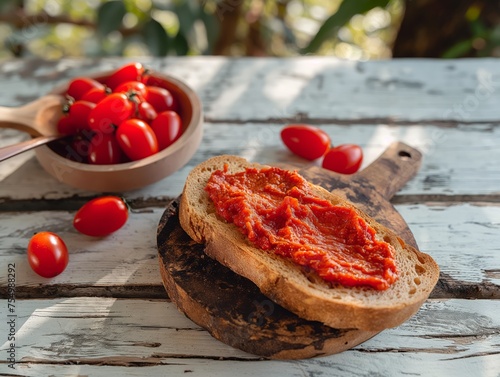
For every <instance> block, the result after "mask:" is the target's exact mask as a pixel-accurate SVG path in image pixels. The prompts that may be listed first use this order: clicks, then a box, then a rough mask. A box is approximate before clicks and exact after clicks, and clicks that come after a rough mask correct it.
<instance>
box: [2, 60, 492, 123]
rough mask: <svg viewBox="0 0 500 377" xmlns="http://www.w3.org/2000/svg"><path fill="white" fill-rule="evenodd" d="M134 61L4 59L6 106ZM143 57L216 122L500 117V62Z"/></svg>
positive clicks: (480, 119)
mask: <svg viewBox="0 0 500 377" xmlns="http://www.w3.org/2000/svg"><path fill="white" fill-rule="evenodd" d="M126 61H127V60H125V59H123V58H96V59H62V60H59V61H57V62H53V61H50V62H47V61H42V60H37V59H32V60H30V59H23V60H4V61H3V62H1V63H0V86H1V87H2V93H0V104H1V105H5V106H16V105H20V104H22V103H25V102H27V101H30V100H33V99H35V98H36V97H37V96H39V95H42V94H44V93H46V92H48V91H49V90H50V89H51V88H52V87H53V86H54V85H55V84H59V83H61V82H63V81H65V80H68V79H70V78H72V77H75V76H80V75H86V74H89V73H92V72H95V71H96V70H99V71H101V70H109V69H114V68H117V67H119V66H120V65H122V64H124V63H125V62H126ZM141 61H142V62H143V63H145V64H147V65H149V66H151V67H152V68H153V69H156V70H159V71H162V72H168V73H170V74H172V75H175V76H177V77H179V78H182V79H184V80H185V81H186V82H187V83H188V84H190V85H191V86H192V87H193V88H194V89H195V90H196V91H197V92H198V93H199V95H200V97H201V99H202V102H203V103H204V109H205V112H206V115H207V117H208V118H209V119H211V120H226V121H227V120H238V121H245V120H250V119H253V120H257V119H258V120H266V119H267V120H268V119H283V118H286V119H312V120H314V119H339V120H363V121H370V120H373V119H382V120H383V121H391V120H398V121H399V120H404V121H422V120H436V121H444V122H448V121H450V120H451V121H467V122H474V121H492V120H498V119H499V118H500V117H499V112H498V106H497V103H498V102H499V101H500V90H499V88H500V71H499V67H498V62H497V61H496V60H495V59H482V60H480V61H478V60H477V59H463V60H456V61H448V60H429V59H427V60H425V59H406V60H405V59H398V60H389V61H369V62H353V61H342V60H338V59H335V58H329V57H300V58H289V59H279V58H259V59H251V58H240V59H235V58H233V59H228V58H222V57H189V58H183V57H178V58H173V57H169V58H163V59H151V58H144V59H141Z"/></svg>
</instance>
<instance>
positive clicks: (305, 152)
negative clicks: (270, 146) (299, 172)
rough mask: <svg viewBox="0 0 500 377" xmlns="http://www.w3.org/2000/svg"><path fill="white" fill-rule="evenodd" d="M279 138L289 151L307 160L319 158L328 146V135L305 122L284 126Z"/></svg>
mask: <svg viewBox="0 0 500 377" xmlns="http://www.w3.org/2000/svg"><path fill="white" fill-rule="evenodd" d="M281 140H283V143H284V144H285V145H286V146H287V147H288V149H290V151H292V152H293V153H295V154H296V155H297V156H300V157H302V158H305V159H307V160H315V159H317V158H320V157H321V156H323V155H324V154H325V153H326V151H327V150H328V148H329V147H330V137H329V136H328V134H327V133H326V132H325V131H323V130H321V129H319V128H317V127H314V126H309V125H306V124H293V125H289V126H286V127H284V128H283V129H282V130H281Z"/></svg>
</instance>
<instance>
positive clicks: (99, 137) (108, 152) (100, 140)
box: [88, 132, 124, 165]
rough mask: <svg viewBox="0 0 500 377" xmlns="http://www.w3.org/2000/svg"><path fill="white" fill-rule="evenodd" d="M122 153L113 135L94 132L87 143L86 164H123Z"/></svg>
mask: <svg viewBox="0 0 500 377" xmlns="http://www.w3.org/2000/svg"><path fill="white" fill-rule="evenodd" d="M123 160H124V156H123V152H122V150H121V148H120V146H119V145H118V141H116V137H115V135H114V134H104V133H100V132H96V134H95V135H94V136H93V137H92V139H91V140H90V143H89V152H88V162H89V164H93V165H110V164H119V163H121V162H123Z"/></svg>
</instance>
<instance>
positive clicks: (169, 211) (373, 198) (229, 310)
mask: <svg viewBox="0 0 500 377" xmlns="http://www.w3.org/2000/svg"><path fill="white" fill-rule="evenodd" d="M421 158H422V156H421V154H420V152H418V151H417V150H415V149H414V148H412V147H410V146H408V145H406V144H403V143H400V142H397V143H394V144H392V145H391V146H390V147H389V148H388V149H387V150H385V152H384V153H383V154H382V155H381V156H380V157H379V158H378V159H377V160H376V161H374V162H373V163H372V164H371V165H369V166H368V167H366V168H365V169H363V170H362V171H360V172H358V173H356V174H354V175H341V174H336V173H333V172H330V171H327V170H324V169H322V168H319V167H308V168H305V169H301V170H299V173H300V174H302V175H303V176H304V177H305V178H307V179H308V180H310V181H311V182H313V183H315V184H318V185H321V186H323V187H324V188H326V189H328V190H330V191H334V192H336V193H337V194H339V195H342V196H343V197H345V198H346V199H348V200H349V201H351V202H353V203H355V204H356V205H357V206H358V208H360V209H361V210H363V211H364V212H366V213H367V214H369V215H370V216H372V217H373V218H375V219H376V220H377V221H379V222H380V223H382V224H384V225H385V226H387V227H389V228H392V229H393V230H394V231H395V232H396V233H397V234H398V235H400V237H401V238H403V239H404V240H405V242H407V243H409V244H411V245H413V246H414V247H417V245H416V242H415V239H414V237H413V235H412V233H411V231H410V229H409V228H408V225H407V224H406V222H405V221H404V219H403V218H402V217H401V216H400V214H399V213H398V212H397V211H396V209H395V208H394V207H393V206H392V204H391V203H390V201H389V200H390V198H391V197H392V196H393V195H394V194H395V193H396V192H397V191H398V190H399V189H401V188H402V187H403V186H404V184H405V183H406V182H407V181H408V180H409V179H411V178H412V177H413V176H414V175H415V174H416V173H417V171H418V169H419V167H420V163H421ZM282 167H283V166H282ZM178 203H179V201H178V199H177V200H174V201H173V202H171V203H170V204H169V205H168V206H167V208H166V210H165V212H164V214H163V216H162V218H161V220H160V223H159V226H158V233H157V245H158V253H159V264H160V272H161V276H162V280H163V284H164V286H165V289H166V291H167V293H168V294H169V297H170V299H171V300H172V301H173V302H174V303H175V304H176V305H177V307H178V308H179V310H180V311H181V312H183V313H184V314H185V315H186V316H188V317H189V318H190V319H191V320H193V321H194V322H195V323H197V324H198V325H200V326H201V327H203V328H205V329H207V330H208V331H209V332H210V334H211V335H212V336H214V337H215V338H216V339H219V340H221V341H222V342H224V343H226V344H229V345H231V346H233V347H235V348H239V349H241V350H244V351H246V352H249V353H252V354H255V355H258V356H261V357H264V358H275V359H297V358H309V357H316V356H324V355H329V354H333V353H338V352H341V351H344V350H346V349H349V348H352V347H354V346H356V345H358V344H360V343H362V342H364V341H366V340H367V339H369V338H371V337H372V336H374V335H375V334H376V332H369V331H361V330H358V329H347V330H346V329H342V330H340V329H334V328H331V327H328V326H325V325H323V324H321V323H319V322H314V321H306V320H304V319H302V318H299V317H298V316H296V315H295V314H293V313H291V312H289V311H288V310H286V309H284V308H283V307H281V306H279V305H278V304H276V303H274V302H272V301H271V300H270V299H268V298H267V297H266V296H264V295H263V294H262V293H260V291H259V289H258V288H257V287H256V286H255V285H254V284H253V283H252V282H250V281H249V280H247V279H245V278H243V277H241V276H239V275H237V274H235V273H234V272H232V271H231V270H229V269H228V268H226V267H224V266H222V265H221V264H219V263H218V262H216V261H214V260H212V259H211V258H209V257H208V256H206V255H205V254H204V245H201V244H196V243H195V242H193V241H192V240H191V239H190V238H189V236H188V235H187V234H186V233H185V232H184V231H183V230H182V228H181V227H180V225H179V219H178Z"/></svg>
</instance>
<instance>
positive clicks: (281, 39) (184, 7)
mask: <svg viewBox="0 0 500 377" xmlns="http://www.w3.org/2000/svg"><path fill="white" fill-rule="evenodd" d="M401 13H402V0H343V1H342V0H275V1H265V0H123V1H122V0H2V2H1V5H0V38H1V41H2V45H3V46H2V49H0V57H7V56H12V55H14V56H30V55H35V56H41V57H44V58H47V59H58V58H60V57H63V56H106V55H121V56H137V55H151V56H166V55H200V54H224V55H236V56H241V55H274V56H290V55H298V54H306V53H315V54H329V55H336V56H340V57H343V58H352V59H370V58H382V57H390V43H391V42H392V40H393V39H394V36H395V33H396V31H397V23H398V22H399V18H400V16H401ZM235 23H236V24H235ZM249 46H254V47H253V48H251V47H249ZM255 46H257V47H255Z"/></svg>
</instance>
